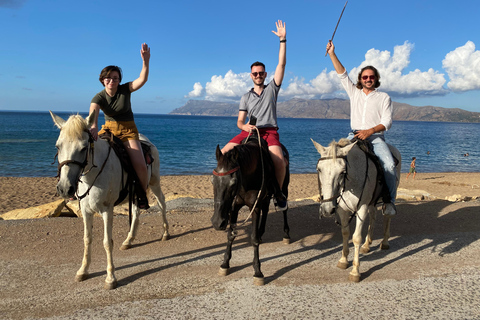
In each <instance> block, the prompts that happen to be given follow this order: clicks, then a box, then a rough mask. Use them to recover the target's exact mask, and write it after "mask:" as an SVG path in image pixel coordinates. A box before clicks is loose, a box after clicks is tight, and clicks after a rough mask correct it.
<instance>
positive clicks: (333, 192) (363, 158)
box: [312, 139, 401, 282]
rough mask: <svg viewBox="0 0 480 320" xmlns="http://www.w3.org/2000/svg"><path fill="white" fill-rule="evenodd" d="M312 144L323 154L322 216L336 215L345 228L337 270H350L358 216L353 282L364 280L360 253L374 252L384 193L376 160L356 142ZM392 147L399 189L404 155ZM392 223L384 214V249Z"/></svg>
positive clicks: (320, 172)
mask: <svg viewBox="0 0 480 320" xmlns="http://www.w3.org/2000/svg"><path fill="white" fill-rule="evenodd" d="M312 142H313V144H314V145H315V148H316V149H317V151H318V152H319V153H320V155H321V158H320V160H319V161H318V163H317V172H318V182H319V188H320V194H321V196H322V199H321V204H320V215H321V216H331V215H333V214H336V215H337V218H338V220H340V221H339V223H340V225H341V228H342V236H343V250H342V257H341V258H340V260H339V261H338V264H337V267H339V268H341V269H346V268H348V254H349V246H348V240H349V237H350V229H349V223H350V221H351V219H352V218H353V217H354V216H356V218H357V219H356V226H355V232H354V233H353V236H352V241H353V244H354V248H355V251H354V258H353V268H352V271H351V272H350V275H349V279H350V281H353V282H358V281H360V260H359V254H360V252H362V253H366V252H369V251H370V244H371V243H372V234H373V226H374V223H375V213H376V207H375V206H376V204H377V202H378V201H379V199H380V197H381V194H382V190H381V189H382V187H381V186H379V185H378V184H379V183H378V179H377V175H378V172H377V168H376V166H375V164H374V162H373V161H372V159H371V158H370V157H369V156H368V155H367V154H366V153H365V152H364V151H362V150H361V149H360V148H359V147H358V146H357V144H356V143H351V142H350V140H348V139H341V140H340V141H339V142H338V143H337V142H335V141H333V142H332V143H330V145H329V146H328V147H326V148H325V147H323V146H322V145H320V144H319V143H317V142H315V141H314V140H313V139H312ZM389 147H390V151H391V152H392V155H393V156H394V157H395V158H396V159H397V160H398V162H399V164H398V165H397V167H396V170H397V172H396V173H397V185H396V187H398V183H399V177H400V164H401V155H400V152H399V151H398V150H397V149H396V148H395V147H393V146H390V145H389ZM367 214H369V216H370V224H369V227H368V232H367V236H366V239H365V243H364V244H363V245H362V246H361V242H362V228H363V224H364V222H365V219H366V217H367ZM390 220H391V216H390V215H385V214H384V224H383V225H384V237H383V241H382V243H381V246H380V247H381V249H388V248H389V244H388V238H389V237H390ZM360 246H361V247H360Z"/></svg>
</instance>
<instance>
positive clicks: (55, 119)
mask: <svg viewBox="0 0 480 320" xmlns="http://www.w3.org/2000/svg"><path fill="white" fill-rule="evenodd" d="M48 111H49V112H50V115H51V116H52V119H53V123H55V125H56V126H57V128H58V129H60V130H61V129H62V127H63V125H64V124H65V122H66V121H65V120H63V119H62V118H60V117H59V116H57V115H56V114H54V113H53V112H52V111H50V110H48Z"/></svg>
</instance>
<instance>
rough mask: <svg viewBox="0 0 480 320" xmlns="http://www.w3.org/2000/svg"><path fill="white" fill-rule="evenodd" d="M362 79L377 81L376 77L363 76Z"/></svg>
mask: <svg viewBox="0 0 480 320" xmlns="http://www.w3.org/2000/svg"><path fill="white" fill-rule="evenodd" d="M362 79H363V80H368V79H370V80H375V76H363V77H362Z"/></svg>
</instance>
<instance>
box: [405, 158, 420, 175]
mask: <svg viewBox="0 0 480 320" xmlns="http://www.w3.org/2000/svg"><path fill="white" fill-rule="evenodd" d="M416 161H417V158H415V157H413V158H412V162H410V170H409V171H408V174H407V177H406V178H405V179H406V180H408V176H410V173H412V172H413V177H412V179H413V180H415V175H416V174H417V168H416V166H415V162H416Z"/></svg>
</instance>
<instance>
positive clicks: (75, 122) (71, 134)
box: [62, 114, 88, 139]
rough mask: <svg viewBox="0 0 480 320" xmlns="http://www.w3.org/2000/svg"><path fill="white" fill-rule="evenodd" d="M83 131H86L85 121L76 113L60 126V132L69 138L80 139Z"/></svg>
mask: <svg viewBox="0 0 480 320" xmlns="http://www.w3.org/2000/svg"><path fill="white" fill-rule="evenodd" d="M85 131H88V125H87V121H86V120H85V119H83V118H82V116H80V115H78V114H76V115H71V116H70V117H69V118H68V120H67V122H66V123H65V125H64V126H63V127H62V133H63V134H64V135H65V137H66V138H71V139H81V138H82V135H83V133H84V132H85Z"/></svg>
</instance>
